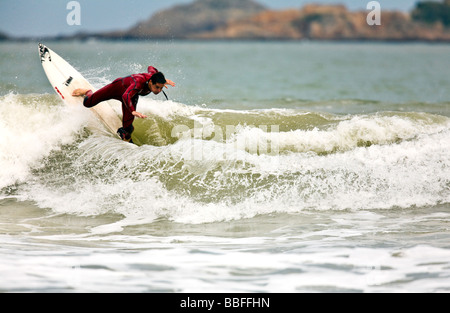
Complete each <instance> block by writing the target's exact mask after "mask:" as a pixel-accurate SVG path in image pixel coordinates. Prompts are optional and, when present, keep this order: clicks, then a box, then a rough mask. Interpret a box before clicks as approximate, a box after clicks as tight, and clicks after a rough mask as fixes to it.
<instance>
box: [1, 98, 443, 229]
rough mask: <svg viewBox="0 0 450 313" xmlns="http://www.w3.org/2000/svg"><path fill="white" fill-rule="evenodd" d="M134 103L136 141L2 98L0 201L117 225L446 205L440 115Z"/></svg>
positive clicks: (50, 105) (49, 107)
mask: <svg viewBox="0 0 450 313" xmlns="http://www.w3.org/2000/svg"><path fill="white" fill-rule="evenodd" d="M115 109H116V110H117V111H118V112H119V110H120V108H119V107H117V108H115ZM139 109H140V111H142V112H144V113H147V114H148V115H150V116H152V118H150V119H147V120H137V121H136V122H135V127H136V134H135V135H136V139H137V141H139V142H140V146H135V145H131V144H128V143H124V142H121V141H119V140H117V139H115V138H114V137H112V136H108V135H107V134H106V133H105V132H104V130H102V127H101V126H100V125H99V124H98V123H96V121H95V119H93V118H92V117H91V116H90V115H89V114H87V113H88V111H87V110H84V109H83V108H81V109H76V108H68V107H65V106H61V105H60V102H59V100H57V98H56V97H54V96H50V95H17V94H9V95H6V96H4V97H1V98H0V112H1V115H0V116H1V120H0V130H1V131H2V134H6V135H5V136H2V138H1V141H0V148H1V151H2V153H1V156H0V162H1V164H0V165H1V167H0V168H1V170H0V178H1V185H0V190H1V192H0V196H2V195H3V196H14V197H17V198H19V199H21V200H31V201H34V202H35V203H36V204H37V205H38V206H40V207H43V208H50V209H52V210H53V211H55V212H57V213H61V214H79V215H88V216H91V215H92V216H95V215H99V214H118V215H122V216H124V217H125V219H123V220H121V221H120V222H119V224H118V225H115V226H117V227H119V228H120V227H124V226H126V225H129V224H131V225H134V224H136V223H149V222H151V221H153V220H155V219H160V218H165V219H169V220H173V221H176V222H183V223H205V222H215V221H223V220H231V219H241V218H250V217H253V216H256V215H258V214H272V213H286V212H287V213H297V212H301V211H304V210H345V209H354V210H371V209H391V208H398V207H400V208H408V207H414V206H427V205H435V204H439V203H448V202H450V191H449V190H450V188H449V187H450V178H449V177H450V175H449V168H450V156H449V154H448V151H449V149H450V140H449V139H450V118H448V117H445V116H440V115H435V114H428V113H415V112H409V113H408V112H403V113H401V112H379V113H373V114H345V115H337V114H331V113H326V112H309V111H304V110H298V109H264V110H223V109H210V108H207V107H206V106H187V105H184V104H181V103H177V102H174V101H166V102H161V101H155V100H151V99H142V100H141V101H140V103H139ZM69 117H70V118H69ZM113 228H114V227H113Z"/></svg>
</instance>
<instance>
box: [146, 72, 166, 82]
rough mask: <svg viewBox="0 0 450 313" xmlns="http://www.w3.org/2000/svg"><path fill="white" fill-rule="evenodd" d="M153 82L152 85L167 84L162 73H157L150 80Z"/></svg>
mask: <svg viewBox="0 0 450 313" xmlns="http://www.w3.org/2000/svg"><path fill="white" fill-rule="evenodd" d="M150 80H151V81H152V84H165V83H167V81H166V78H165V77H164V74H163V73H161V72H158V73H155V74H153V75H152V77H151V78H150Z"/></svg>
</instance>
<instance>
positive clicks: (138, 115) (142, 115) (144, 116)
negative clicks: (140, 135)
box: [131, 111, 148, 118]
mask: <svg viewBox="0 0 450 313" xmlns="http://www.w3.org/2000/svg"><path fill="white" fill-rule="evenodd" d="M131 114H133V115H134V116H136V117H139V118H147V117H148V116H147V115H144V114H142V113H139V112H136V111H133V112H131Z"/></svg>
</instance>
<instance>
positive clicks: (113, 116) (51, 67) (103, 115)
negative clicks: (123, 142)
mask: <svg viewBox="0 0 450 313" xmlns="http://www.w3.org/2000/svg"><path fill="white" fill-rule="evenodd" d="M39 56H40V58H41V63H42V67H43V68H44V71H45V74H46V75H47V78H48V80H49V81H50V84H51V85H52V87H53V90H54V91H55V92H56V93H57V94H58V95H59V96H60V97H61V99H62V100H63V101H64V102H65V103H67V104H68V105H78V106H79V105H81V106H82V105H83V97H72V92H73V91H74V90H75V89H77V88H86V89H91V90H92V91H93V92H95V91H96V89H95V88H94V87H92V86H91V84H89V82H88V81H87V80H86V79H85V78H84V77H83V76H82V75H81V74H80V73H79V72H78V71H77V70H76V69H74V68H73V67H72V66H71V65H70V64H69V63H67V62H66V61H65V60H64V59H63V58H61V57H60V56H59V55H58V54H56V53H55V52H54V51H52V50H50V49H49V48H48V47H46V46H44V45H43V44H41V43H40V44H39ZM90 111H92V112H93V113H94V114H95V115H96V116H97V118H98V119H99V120H100V121H101V122H102V123H103V124H104V125H105V126H106V128H107V129H108V130H109V131H110V132H111V133H112V134H114V135H116V136H117V137H119V135H118V134H117V130H118V129H119V128H120V127H122V122H121V120H120V118H119V116H118V115H117V113H116V111H114V109H113V108H112V107H111V104H110V103H108V101H105V102H101V103H99V104H97V105H96V106H95V107H93V108H91V109H90Z"/></svg>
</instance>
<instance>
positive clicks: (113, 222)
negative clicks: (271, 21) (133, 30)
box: [0, 41, 450, 293]
mask: <svg viewBox="0 0 450 313" xmlns="http://www.w3.org/2000/svg"><path fill="white" fill-rule="evenodd" d="M44 44H46V45H47V46H48V47H49V48H51V49H52V50H54V51H55V52H57V53H58V54H59V55H61V56H62V57H63V58H65V59H66V60H67V61H69V62H70V63H71V64H72V65H73V66H74V67H75V68H76V69H78V70H79V71H80V72H81V73H82V74H83V75H84V76H85V77H86V78H87V79H88V80H89V81H90V82H91V83H92V84H93V85H94V86H95V87H96V88H100V87H102V86H103V85H105V84H107V83H109V82H111V81H112V80H114V79H115V78H118V77H123V76H128V75H130V74H133V73H139V72H145V71H146V69H147V66H149V65H153V66H155V67H156V68H157V69H159V70H160V71H162V72H163V73H164V74H165V75H166V77H167V78H169V79H171V80H173V81H175V82H176V84H177V86H176V87H175V88H169V89H167V90H166V93H167V95H168V97H169V100H168V101H166V100H165V98H164V96H162V95H158V96H155V95H149V96H147V97H141V98H140V100H139V104H138V111H139V112H142V113H145V114H147V115H149V118H148V119H146V120H136V122H135V127H136V132H135V136H134V140H135V142H136V143H138V145H132V144H128V143H125V142H121V141H120V140H117V139H115V138H114V137H113V136H112V135H111V134H109V133H108V132H107V131H106V130H105V129H104V128H103V126H102V125H101V124H100V122H99V121H98V120H96V118H95V117H94V116H93V115H92V113H91V112H90V111H89V110H87V109H85V108H83V107H70V106H68V105H66V104H65V103H63V102H62V100H61V99H60V98H59V97H58V96H57V94H56V93H55V92H54V91H53V90H52V87H51V86H50V84H49V82H48V80H47V78H46V76H45V74H44V71H43V69H42V66H41V64H40V59H39V56H38V42H26V43H10V42H6V43H0V71H1V75H0V134H1V136H0V292H164V293H204V292H213V293H215V292H218V293H219V292H220V293H222V292H223V293H229V292H238V293H247V292H250V293H297V292H308V293H309V292H319V293H322V292H368V293H378V292H425V293H434V292H445V293H447V292H450V75H449V69H450V45H444V44H433V45H431V44H424V43H407V44H403V43H402V44H393V43H392V44H384V43H330V42H183V41H181V42H180V41H162V42H156V41H155V42H101V41H87V42H77V41H74V42H44ZM114 104H115V106H114V109H115V110H116V111H117V113H118V114H119V115H121V109H120V104H119V103H118V102H115V103H114Z"/></svg>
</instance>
